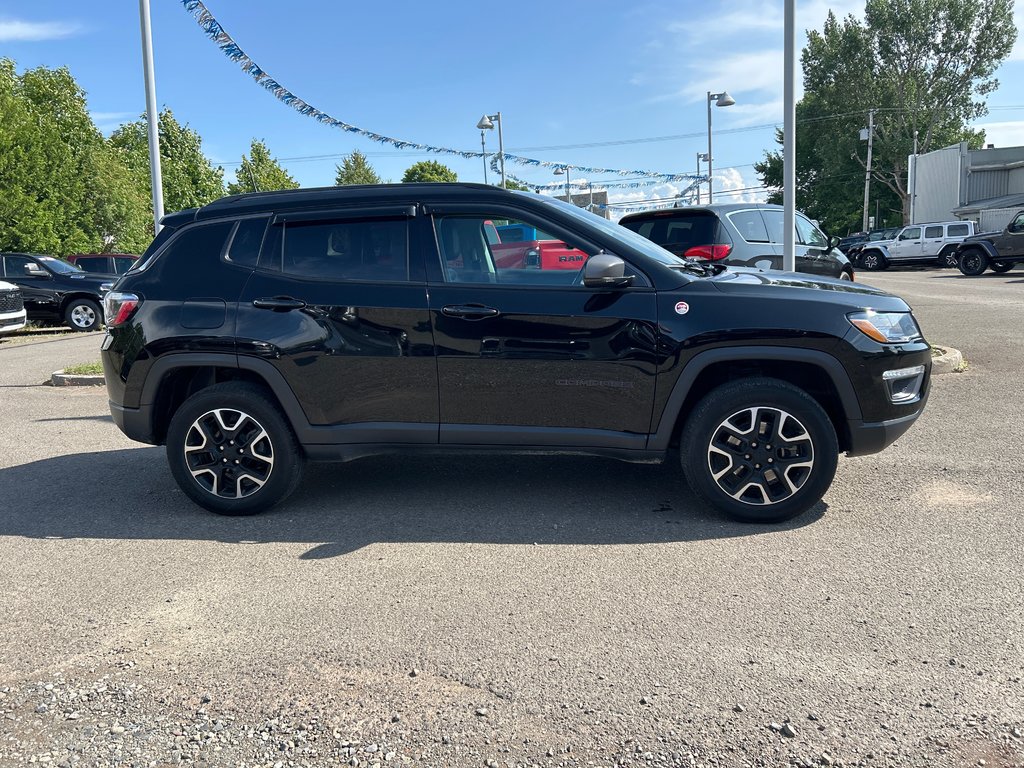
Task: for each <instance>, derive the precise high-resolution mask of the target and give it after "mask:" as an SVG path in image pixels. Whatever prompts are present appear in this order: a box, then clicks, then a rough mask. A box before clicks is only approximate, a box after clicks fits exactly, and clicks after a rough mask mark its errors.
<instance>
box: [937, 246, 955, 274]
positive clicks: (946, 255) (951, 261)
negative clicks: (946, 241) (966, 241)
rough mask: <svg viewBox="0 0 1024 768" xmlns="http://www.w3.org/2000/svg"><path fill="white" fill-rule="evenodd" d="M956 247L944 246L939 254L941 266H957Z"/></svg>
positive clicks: (952, 267) (951, 267)
mask: <svg viewBox="0 0 1024 768" xmlns="http://www.w3.org/2000/svg"><path fill="white" fill-rule="evenodd" d="M957 261H958V260H957V255H956V248H943V249H942V252H941V253H940V254H939V266H940V267H947V268H950V269H955V268H956V266H957Z"/></svg>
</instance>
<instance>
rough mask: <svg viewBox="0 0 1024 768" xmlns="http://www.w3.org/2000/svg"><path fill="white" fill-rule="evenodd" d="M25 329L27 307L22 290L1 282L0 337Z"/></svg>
mask: <svg viewBox="0 0 1024 768" xmlns="http://www.w3.org/2000/svg"><path fill="white" fill-rule="evenodd" d="M24 327H25V305H24V302H23V301H22V298H21V289H20V288H19V287H18V286H16V285H12V284H11V283H5V282H2V281H0V336H3V335H4V334H5V333H14V331H17V330H20V329H22V328H24Z"/></svg>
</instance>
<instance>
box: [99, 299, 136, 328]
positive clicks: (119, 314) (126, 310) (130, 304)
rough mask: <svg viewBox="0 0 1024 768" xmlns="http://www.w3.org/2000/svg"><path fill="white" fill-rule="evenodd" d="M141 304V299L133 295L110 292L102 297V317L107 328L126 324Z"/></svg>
mask: <svg viewBox="0 0 1024 768" xmlns="http://www.w3.org/2000/svg"><path fill="white" fill-rule="evenodd" d="M140 304H142V299H140V298H139V297H138V296H136V295H135V294H134V293H122V292H121V291H110V292H109V293H108V294H107V295H106V296H104V297H103V315H104V318H105V320H106V323H107V327H108V328H114V327H116V326H118V325H121V324H122V323H124V322H126V321H127V320H128V318H130V317H131V316H132V315H133V314H135V310H136V309H138V308H139V305H140Z"/></svg>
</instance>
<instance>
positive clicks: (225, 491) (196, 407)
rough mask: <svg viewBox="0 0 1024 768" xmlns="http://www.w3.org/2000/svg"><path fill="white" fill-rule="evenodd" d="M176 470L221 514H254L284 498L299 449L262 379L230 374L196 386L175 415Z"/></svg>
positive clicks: (172, 447) (172, 458)
mask: <svg viewBox="0 0 1024 768" xmlns="http://www.w3.org/2000/svg"><path fill="white" fill-rule="evenodd" d="M167 461H168V463H169V464H170V466H171V474H172V475H173V476H174V479H175V480H176V481H177V483H178V485H179V486H180V487H181V490H183V491H184V492H185V493H186V494H187V495H188V496H189V498H191V499H192V500H193V501H194V502H196V503H197V504H199V505H200V506H201V507H205V508H206V509H208V510H210V511H211V512H216V513H218V514H221V515H252V514H256V513H257V512H262V511H264V510H266V509H269V508H270V507H272V506H274V505H275V504H277V503H278V502H280V501H283V500H284V499H285V498H287V497H288V496H289V495H290V494H291V493H292V491H294V490H295V487H296V486H297V485H298V484H299V480H300V478H301V475H302V452H301V450H300V449H299V446H298V444H297V442H296V440H295V435H294V434H293V433H292V430H291V428H290V427H289V425H288V423H287V422H286V421H285V418H284V416H283V415H282V414H281V412H280V410H278V408H277V406H276V405H275V404H274V403H273V402H272V401H271V400H270V399H269V398H268V397H267V395H266V393H265V392H264V391H263V390H262V389H260V388H259V387H256V386H253V385H252V384H246V383H241V382H225V383H222V384H215V385H213V386H211V387H207V388H206V389H203V390H201V391H200V392H197V393H196V394H194V395H192V397H190V398H189V399H188V400H186V401H185V402H184V403H183V404H182V405H181V407H180V408H178V410H177V411H176V412H175V414H174V416H173V417H171V423H170V426H169V428H168V430H167Z"/></svg>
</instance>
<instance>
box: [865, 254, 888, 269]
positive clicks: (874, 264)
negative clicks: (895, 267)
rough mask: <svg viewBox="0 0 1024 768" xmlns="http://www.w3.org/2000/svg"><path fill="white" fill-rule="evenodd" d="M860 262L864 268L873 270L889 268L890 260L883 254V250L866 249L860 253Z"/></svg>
mask: <svg viewBox="0 0 1024 768" xmlns="http://www.w3.org/2000/svg"><path fill="white" fill-rule="evenodd" d="M860 263H861V266H862V267H864V269H868V270H871V271H872V272H877V271H879V270H882V269H888V268H889V260H888V259H887V258H885V256H883V255H882V252H881V251H865V252H864V253H862V254H861V255H860Z"/></svg>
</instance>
